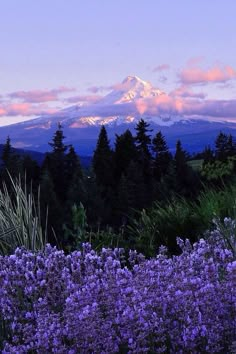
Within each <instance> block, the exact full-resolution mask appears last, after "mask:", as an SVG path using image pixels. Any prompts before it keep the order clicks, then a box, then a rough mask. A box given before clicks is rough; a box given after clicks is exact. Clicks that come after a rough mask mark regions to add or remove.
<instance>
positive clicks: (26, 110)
mask: <svg viewBox="0 0 236 354" xmlns="http://www.w3.org/2000/svg"><path fill="white" fill-rule="evenodd" d="M56 111H57V110H56V109H54V108H51V107H48V106H46V105H37V106H35V105H32V104H30V103H10V104H4V105H2V106H0V116H35V115H43V114H52V113H55V112H56Z"/></svg>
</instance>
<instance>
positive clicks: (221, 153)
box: [215, 132, 231, 161]
mask: <svg viewBox="0 0 236 354" xmlns="http://www.w3.org/2000/svg"><path fill="white" fill-rule="evenodd" d="M230 140H231V139H230ZM229 144H230V142H229V137H228V136H227V134H225V133H223V132H220V133H219V134H218V136H217V138H216V141H215V149H216V158H217V159H218V160H221V161H225V160H226V159H227V156H228V149H229Z"/></svg>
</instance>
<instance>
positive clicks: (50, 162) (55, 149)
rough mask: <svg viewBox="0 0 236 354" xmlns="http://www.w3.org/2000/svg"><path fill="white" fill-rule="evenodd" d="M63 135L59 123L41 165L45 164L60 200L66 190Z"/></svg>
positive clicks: (63, 197)
mask: <svg viewBox="0 0 236 354" xmlns="http://www.w3.org/2000/svg"><path fill="white" fill-rule="evenodd" d="M64 139H65V136H64V135H63V130H62V126H61V124H60V123H59V124H58V129H57V131H56V132H55V134H54V136H53V139H52V142H49V145H50V146H51V147H52V152H51V153H48V154H47V157H46V159H45V161H44V165H43V167H45V166H46V168H47V169H48V171H49V172H50V174H51V176H52V180H53V183H54V187H55V192H56V195H57V197H58V198H59V200H60V201H62V202H64V201H65V198H66V191H67V180H66V151H67V149H68V145H65V144H64Z"/></svg>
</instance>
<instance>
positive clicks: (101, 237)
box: [63, 203, 123, 251]
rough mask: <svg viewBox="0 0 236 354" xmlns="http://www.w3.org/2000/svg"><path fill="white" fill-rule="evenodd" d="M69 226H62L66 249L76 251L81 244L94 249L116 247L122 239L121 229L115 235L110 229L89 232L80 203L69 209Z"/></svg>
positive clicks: (83, 209) (85, 216) (84, 211)
mask: <svg viewBox="0 0 236 354" xmlns="http://www.w3.org/2000/svg"><path fill="white" fill-rule="evenodd" d="M71 214H72V218H71V225H70V226H68V225H63V229H64V237H65V240H66V249H67V250H68V251H71V250H77V249H79V247H80V246H81V243H84V242H89V243H90V244H91V245H92V246H93V248H94V249H101V248H102V247H118V246H119V243H120V242H121V240H122V239H123V228H122V229H120V231H119V232H118V233H115V232H114V231H113V229H112V228H111V227H107V228H106V229H105V230H100V229H99V227H98V229H97V230H96V231H93V230H89V229H88V224H87V215H86V210H85V208H84V206H83V204H82V203H80V204H79V205H76V204H74V205H73V206H72V208H71Z"/></svg>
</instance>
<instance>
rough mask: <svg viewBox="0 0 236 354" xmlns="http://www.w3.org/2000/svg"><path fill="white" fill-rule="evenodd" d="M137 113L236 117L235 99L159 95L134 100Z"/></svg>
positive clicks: (196, 116) (212, 118)
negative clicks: (203, 98)
mask: <svg viewBox="0 0 236 354" xmlns="http://www.w3.org/2000/svg"><path fill="white" fill-rule="evenodd" d="M136 109H137V111H138V112H139V114H141V115H143V114H147V115H150V116H158V115H162V114H170V115H171V114H172V115H181V116H183V118H184V117H195V118H201V117H207V118H209V119H210V120H216V121H217V120H219V118H221V119H227V118H234V119H236V100H199V99H194V98H191V99H186V98H184V97H173V96H169V95H161V96H158V97H154V98H151V99H140V100H138V101H137V102H136Z"/></svg>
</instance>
